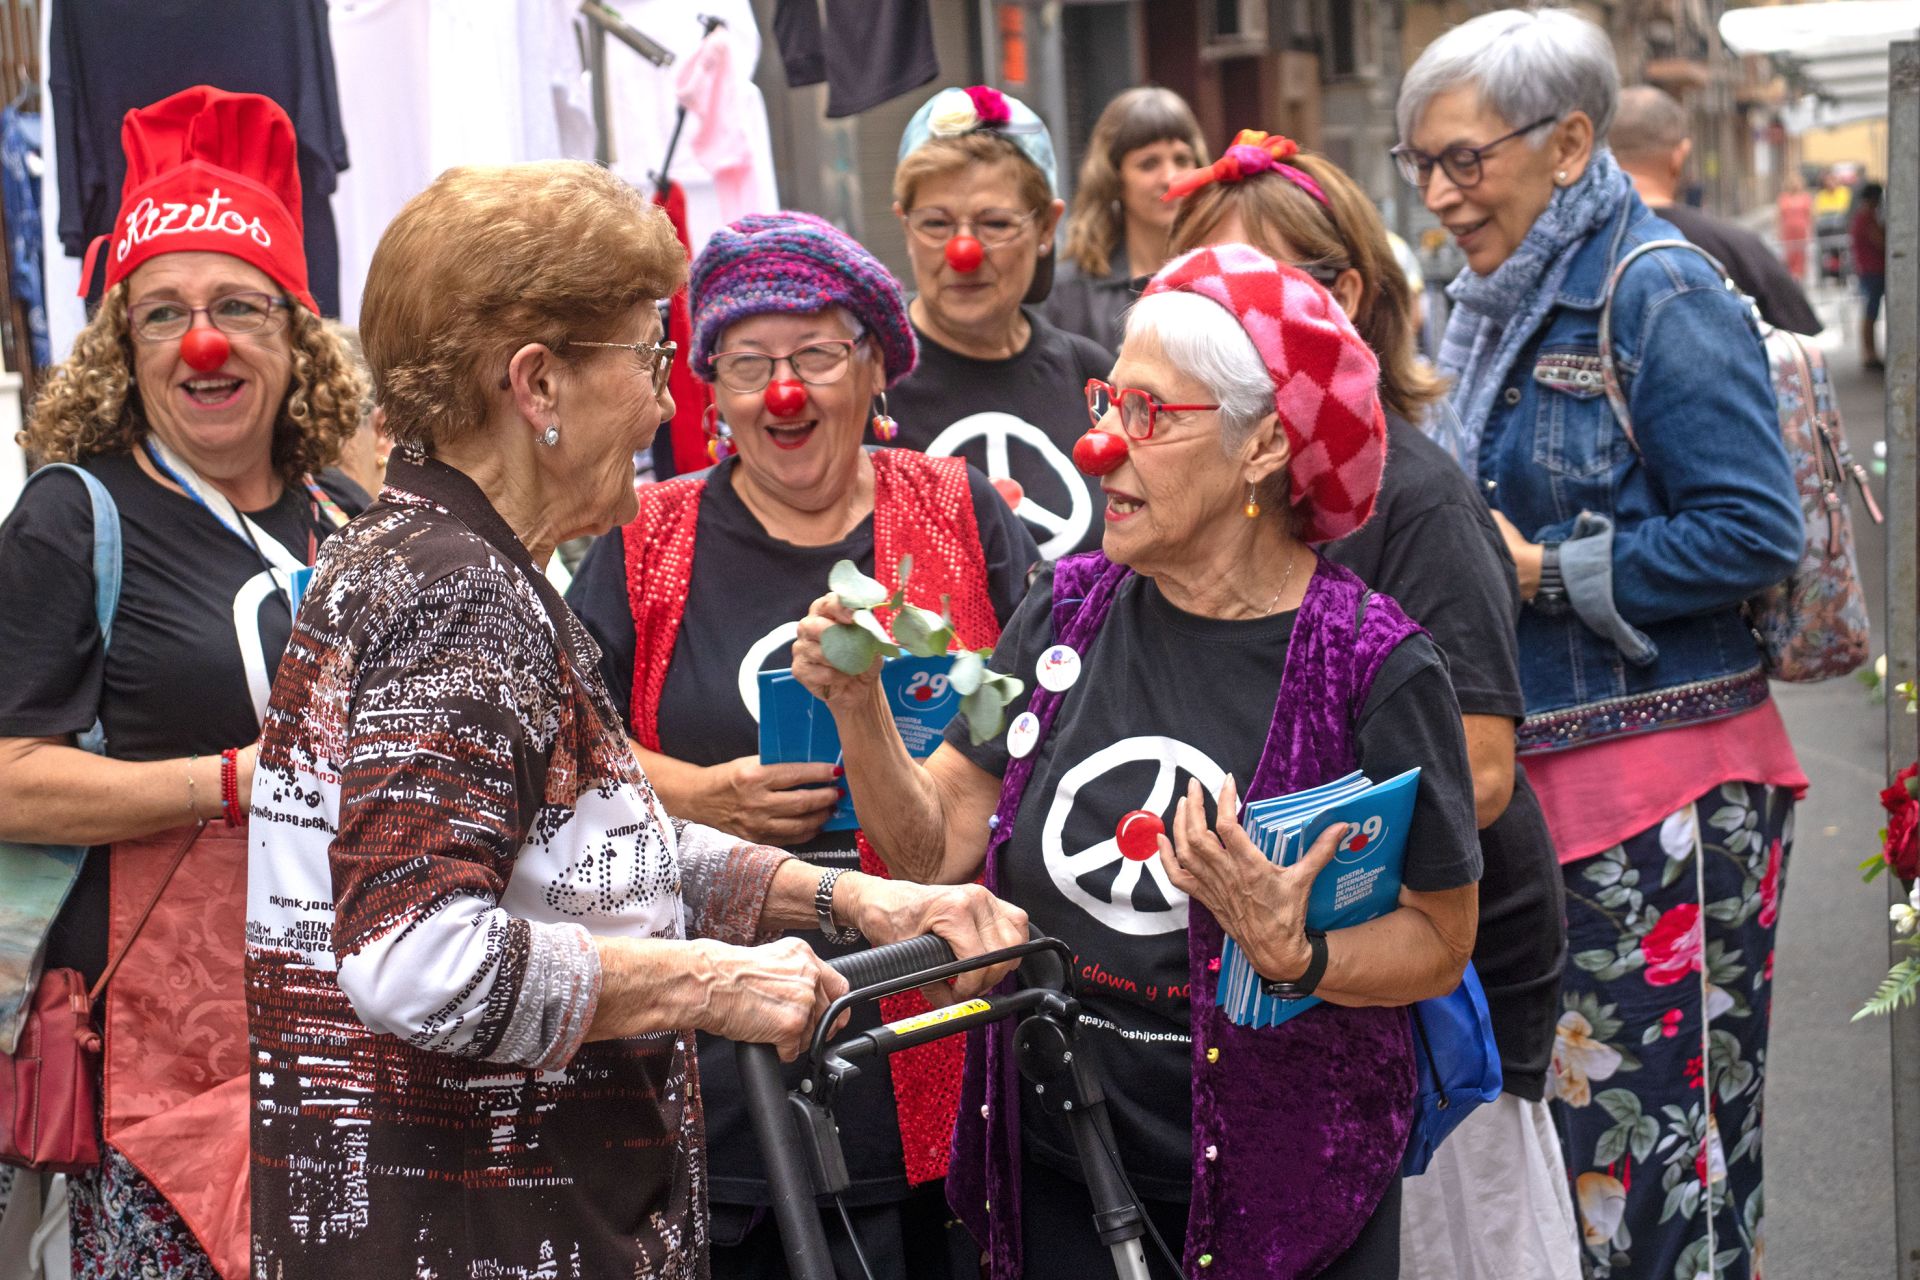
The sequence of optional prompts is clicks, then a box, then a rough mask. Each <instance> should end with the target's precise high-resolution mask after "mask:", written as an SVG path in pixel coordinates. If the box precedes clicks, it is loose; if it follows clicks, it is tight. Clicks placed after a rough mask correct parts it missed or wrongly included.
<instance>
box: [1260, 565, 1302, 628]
mask: <svg viewBox="0 0 1920 1280" xmlns="http://www.w3.org/2000/svg"><path fill="white" fill-rule="evenodd" d="M1296 563H1298V557H1297V556H1295V555H1294V554H1293V551H1292V549H1291V548H1289V549H1288V551H1287V572H1286V574H1285V575H1284V576H1283V577H1282V578H1281V579H1280V589H1279V590H1278V591H1276V592H1274V593H1273V600H1272V601H1271V602H1270V603H1269V604H1268V605H1267V611H1266V612H1265V613H1263V614H1261V615H1260V616H1261V617H1263V618H1271V617H1272V616H1273V611H1274V610H1275V609H1278V608H1279V607H1280V597H1281V596H1284V595H1285V594H1287V586H1288V584H1289V583H1291V582H1292V581H1293V566H1294V565H1295V564H1296Z"/></svg>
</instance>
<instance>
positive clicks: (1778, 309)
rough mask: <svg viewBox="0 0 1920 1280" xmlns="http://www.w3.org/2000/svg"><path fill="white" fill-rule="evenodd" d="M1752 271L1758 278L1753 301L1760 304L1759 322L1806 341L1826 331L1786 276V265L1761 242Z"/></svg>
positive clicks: (1805, 296)
mask: <svg viewBox="0 0 1920 1280" xmlns="http://www.w3.org/2000/svg"><path fill="white" fill-rule="evenodd" d="M1753 271H1754V274H1755V275H1756V276H1757V277H1758V280H1757V284H1758V286H1759V287H1758V288H1757V289H1756V290H1755V293H1756V294H1757V295H1758V296H1757V297H1756V299H1755V301H1757V302H1758V303H1759V304H1760V317H1761V319H1763V320H1765V321H1766V322H1767V323H1768V324H1770V325H1772V326H1773V327H1774V328H1776V329H1785V330H1787V331H1788V332H1789V333H1799V334H1805V335H1806V336H1808V337H1812V336H1814V335H1815V334H1817V333H1819V332H1820V331H1821V330H1822V329H1824V328H1825V327H1826V326H1825V325H1823V324H1822V323H1821V322H1820V317H1819V315H1818V314H1816V313H1815V312H1814V309H1813V304H1811V303H1809V302H1808V301H1807V295H1806V294H1805V293H1803V292H1801V289H1800V283H1799V281H1797V280H1795V279H1794V278H1793V276H1792V275H1791V274H1789V273H1788V271H1787V268H1786V264H1784V263H1782V262H1781V261H1780V260H1779V259H1778V258H1776V257H1774V256H1773V254H1772V253H1771V252H1769V251H1768V250H1767V248H1766V246H1765V244H1764V242H1763V243H1762V244H1761V245H1760V252H1759V253H1758V254H1757V255H1756V256H1755V258H1754V260H1753Z"/></svg>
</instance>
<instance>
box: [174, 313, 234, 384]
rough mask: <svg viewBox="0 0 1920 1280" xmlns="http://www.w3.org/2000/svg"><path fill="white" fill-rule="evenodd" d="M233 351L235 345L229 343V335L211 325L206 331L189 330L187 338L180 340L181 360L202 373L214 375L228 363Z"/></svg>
mask: <svg viewBox="0 0 1920 1280" xmlns="http://www.w3.org/2000/svg"><path fill="white" fill-rule="evenodd" d="M232 351H233V344H232V343H230V342H228V341H227V335H226V334H224V333H222V332H220V331H219V330H218V329H215V328H213V327H212V326H211V325H209V326H208V327H206V328H204V329H189V330H187V336H186V337H184V338H182V339H180V358H181V359H182V360H185V361H186V362H187V363H188V364H190V365H192V366H193V367H194V368H195V369H198V370H199V371H200V372H201V373H212V372H213V371H214V370H215V369H218V368H219V367H220V366H221V365H223V364H225V363H226V362H227V356H228V355H230V354H231V353H232Z"/></svg>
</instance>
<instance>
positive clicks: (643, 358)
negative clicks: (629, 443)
mask: <svg viewBox="0 0 1920 1280" xmlns="http://www.w3.org/2000/svg"><path fill="white" fill-rule="evenodd" d="M567 345H568V346H574V347H618V348H620V349H621V350H623V351H631V352H633V354H634V356H635V358H636V359H638V360H639V361H640V365H641V367H642V368H644V369H646V370H648V371H649V372H650V373H651V374H652V375H653V395H654V398H655V399H656V400H657V399H659V398H660V397H661V396H662V395H664V394H666V390H667V379H668V378H669V377H670V376H672V374H673V353H674V352H676V351H678V350H679V349H680V344H679V343H677V342H587V341H584V340H582V339H578V338H570V339H568V340H567Z"/></svg>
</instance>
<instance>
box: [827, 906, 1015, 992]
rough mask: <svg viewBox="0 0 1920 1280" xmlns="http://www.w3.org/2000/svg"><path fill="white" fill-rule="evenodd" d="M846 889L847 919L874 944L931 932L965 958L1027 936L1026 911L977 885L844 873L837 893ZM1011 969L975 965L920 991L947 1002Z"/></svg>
mask: <svg viewBox="0 0 1920 1280" xmlns="http://www.w3.org/2000/svg"><path fill="white" fill-rule="evenodd" d="M849 890H851V891H852V894H851V900H850V901H849V902H848V903H847V911H846V919H847V920H848V921H849V922H850V923H852V925H853V926H854V928H856V929H858V930H859V931H860V932H861V933H862V934H863V935H864V936H865V937H866V939H867V941H868V942H871V943H873V944H874V945H875V946H879V945H881V944H883V943H888V942H902V941H905V940H906V939H908V938H917V937H919V936H920V935H921V934H924V933H933V934H938V935H939V936H940V937H942V938H944V939H946V942H947V945H948V946H950V947H952V948H953V954H954V955H955V957H957V958H958V959H961V960H965V959H967V958H968V957H969V956H977V955H984V954H986V953H987V952H989V951H999V950H1001V949H1002V948H1005V947H1013V946H1018V945H1019V944H1020V943H1022V942H1025V941H1026V940H1027V913H1026V912H1024V911H1022V910H1021V909H1020V908H1019V907H1016V906H1014V905H1013V904H1012V903H1009V902H1002V901H1001V900H1000V899H998V898H996V897H994V896H993V895H992V894H991V893H988V892H987V891H986V890H985V889H983V888H981V887H980V886H979V885H977V884H956V885H917V884H907V883H906V882H904V881H900V880H882V879H880V878H879V877H878V876H868V875H845V876H842V877H841V878H840V881H839V884H838V885H837V887H836V892H838V893H842V894H845V893H847V892H848V891H849ZM1014 968H1015V965H1014V964H1011V963H1009V964H998V965H994V966H993V967H992V968H988V969H976V970H975V971H973V972H972V973H965V974H962V975H960V976H959V977H958V978H956V979H954V982H953V986H952V987H950V988H949V987H947V986H945V985H941V984H936V985H934V986H930V987H922V988H921V991H922V992H923V993H925V995H926V997H927V1000H928V1002H929V1003H931V1004H934V1005H945V1004H951V1003H952V1002H953V1001H955V1000H966V999H969V998H971V997H973V996H976V995H979V994H980V993H982V992H984V991H987V990H989V989H990V988H992V986H993V985H994V984H995V983H997V982H999V981H1000V979H1002V978H1004V977H1006V976H1007V974H1009V973H1011V972H1012V971H1013V969H1014Z"/></svg>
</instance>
